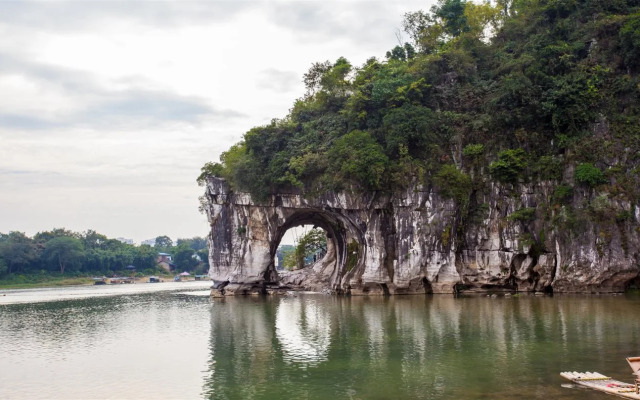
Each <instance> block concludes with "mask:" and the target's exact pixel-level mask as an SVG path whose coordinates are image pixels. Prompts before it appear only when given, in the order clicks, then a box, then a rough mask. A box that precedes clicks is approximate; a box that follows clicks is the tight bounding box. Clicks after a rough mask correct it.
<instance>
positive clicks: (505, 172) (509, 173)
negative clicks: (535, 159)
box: [489, 149, 527, 184]
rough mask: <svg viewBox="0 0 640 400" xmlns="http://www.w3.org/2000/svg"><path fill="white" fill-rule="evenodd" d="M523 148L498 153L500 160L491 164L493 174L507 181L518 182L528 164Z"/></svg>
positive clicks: (490, 168)
mask: <svg viewBox="0 0 640 400" xmlns="http://www.w3.org/2000/svg"><path fill="white" fill-rule="evenodd" d="M525 156H526V153H525V152H524V150H523V149H507V150H502V151H501V152H499V153H498V161H494V162H492V163H491V165H490V166H489V170H490V171H491V174H492V175H493V176H495V177H496V178H497V179H498V180H500V181H502V182H505V183H513V184H516V183H518V178H519V177H520V175H521V174H522V172H523V171H524V169H525V167H526V166H527V162H526V159H525Z"/></svg>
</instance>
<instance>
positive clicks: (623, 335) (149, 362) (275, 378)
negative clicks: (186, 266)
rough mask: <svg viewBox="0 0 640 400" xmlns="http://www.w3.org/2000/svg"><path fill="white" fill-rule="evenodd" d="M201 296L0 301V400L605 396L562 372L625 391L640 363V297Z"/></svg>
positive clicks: (194, 291) (149, 290)
mask: <svg viewBox="0 0 640 400" xmlns="http://www.w3.org/2000/svg"><path fill="white" fill-rule="evenodd" d="M209 285H210V284H209V283H208V282H194V283H187V282H185V283H176V284H174V283H162V284H146V285H145V284H137V285H119V286H116V287H111V286H107V287H84V288H65V289H36V290H20V291H6V290H5V291H0V398H3V399H106V398H109V399H202V398H204V399H294V398H295V399H515V398H522V399H608V398H610V397H606V396H607V395H605V394H600V393H597V392H591V391H588V390H584V389H580V388H576V387H572V386H571V385H566V383H568V381H564V380H563V379H562V378H560V376H559V375H558V374H559V372H561V371H565V370H578V371H586V370H589V371H599V372H602V373H605V374H609V375H611V376H613V377H615V378H618V379H621V380H625V381H630V380H631V375H630V372H631V369H630V368H629V367H628V366H627V364H626V362H625V360H624V358H625V357H627V356H631V355H640V318H639V316H640V314H639V313H638V310H639V309H640V296H635V295H627V296H616V297H595V296H555V297H532V296H520V297H511V298H503V297H500V298H486V297H463V298H453V297H451V296H445V295H440V296H438V295H435V296H428V297H422V296H402V297H400V296H397V297H391V298H356V297H354V298H337V297H330V296H322V295H313V294H305V295H300V296H297V297H269V298H262V297H244V298H227V299H224V300H214V301H212V300H210V299H209V297H208V296H207V294H208V291H206V288H207V287H208V286H209ZM122 286H125V287H122ZM563 385H564V386H563Z"/></svg>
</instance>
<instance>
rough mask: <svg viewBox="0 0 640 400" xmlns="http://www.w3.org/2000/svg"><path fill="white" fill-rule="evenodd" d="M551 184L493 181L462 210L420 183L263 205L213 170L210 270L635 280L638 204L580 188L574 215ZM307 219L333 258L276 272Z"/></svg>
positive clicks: (278, 283)
mask: <svg viewBox="0 0 640 400" xmlns="http://www.w3.org/2000/svg"><path fill="white" fill-rule="evenodd" d="M553 190H554V186H553V185H552V184H551V183H545V182H541V183H538V184H535V185H529V186H527V185H517V186H515V187H514V186H511V185H500V184H497V183H488V184H487V189H486V190H485V191H484V192H478V193H475V194H474V196H475V199H474V204H476V205H478V206H477V207H475V209H474V211H473V212H472V213H467V215H466V216H465V217H464V218H463V217H462V216H461V215H462V213H461V212H460V208H459V207H457V206H456V204H455V203H454V201H453V200H450V199H444V198H442V197H441V196H439V194H438V193H436V192H435V191H434V190H433V189H431V188H427V187H422V186H414V187H410V188H408V189H407V190H405V191H403V192H395V193H379V192H369V193H361V194H350V193H345V192H340V193H326V194H325V195H322V196H317V197H305V196H304V195H303V194H301V193H279V194H277V195H273V196H271V197H270V198H269V199H268V200H267V201H264V202H257V201H254V199H252V197H251V196H250V195H249V194H247V193H240V192H233V191H232V190H231V189H230V188H229V186H228V185H227V183H226V182H225V181H224V180H223V179H219V178H209V179H208V181H207V186H206V193H205V199H206V202H205V203H206V204H205V209H206V212H207V215H208V218H209V223H210V225H211V232H210V234H209V238H208V239H209V247H210V254H209V262H210V271H209V274H210V276H211V277H212V278H213V279H214V282H215V286H216V288H218V289H221V291H223V292H224V293H225V294H226V295H230V294H248V293H254V292H265V291H267V290H268V289H269V288H277V287H290V288H302V289H308V290H317V291H319V290H330V291H331V292H333V293H342V294H351V295H358V294H407V293H453V292H455V291H458V290H471V291H473V290H513V291H536V292H551V291H553V292H617V291H623V290H625V288H626V287H627V286H628V285H629V284H630V283H632V282H637V280H638V276H639V273H640V225H639V223H638V221H640V205H638V204H630V203H629V202H625V201H622V200H615V199H610V198H609V197H607V196H606V195H602V194H598V193H595V192H593V191H592V190H589V189H583V190H576V191H574V193H573V200H571V201H572V203H574V204H575V205H576V206H575V208H580V207H582V208H580V209H582V210H584V212H582V213H581V214H578V215H576V214H575V213H573V214H572V213H571V211H570V210H569V208H568V207H565V206H560V205H551V204H550V202H549V199H550V198H551V197H552V193H553ZM519 210H520V211H521V210H529V213H528V214H527V213H523V212H520V214H518V212H519ZM568 210H569V211H568ZM309 224H311V225H315V226H317V227H320V228H322V229H324V230H325V231H326V232H327V237H328V251H327V255H326V256H325V257H324V258H323V259H322V260H319V261H318V262H317V263H316V264H315V265H313V266H311V267H308V268H305V269H303V270H301V271H297V272H293V273H286V274H280V275H279V274H278V272H277V271H276V269H275V267H274V256H275V253H276V250H277V247H278V245H279V243H280V240H281V239H282V237H283V235H284V233H285V232H286V231H287V229H289V228H291V227H294V226H299V225H309Z"/></svg>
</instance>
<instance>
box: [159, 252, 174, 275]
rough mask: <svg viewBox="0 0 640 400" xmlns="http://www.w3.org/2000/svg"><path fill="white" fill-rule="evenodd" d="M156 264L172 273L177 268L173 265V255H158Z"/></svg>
mask: <svg viewBox="0 0 640 400" xmlns="http://www.w3.org/2000/svg"><path fill="white" fill-rule="evenodd" d="M156 263H157V264H158V265H159V266H160V267H162V268H164V269H165V270H167V271H172V270H174V269H175V268H176V265H175V264H174V263H173V260H172V259H171V254H167V253H158V257H157V258H156Z"/></svg>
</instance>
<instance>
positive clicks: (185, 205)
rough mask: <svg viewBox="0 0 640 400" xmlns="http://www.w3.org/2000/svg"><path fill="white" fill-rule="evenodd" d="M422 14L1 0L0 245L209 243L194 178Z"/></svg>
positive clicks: (396, 7)
mask: <svg viewBox="0 0 640 400" xmlns="http://www.w3.org/2000/svg"><path fill="white" fill-rule="evenodd" d="M431 2H432V1H431ZM431 2H430V1H397V2H396V1H380V2H372V1H326V0H325V1H318V2H316V1H207V2H185V1H163V2H159V1H128V2H117V1H112V0H109V1H74V2H56V1H46V2H44V1H42V2H22V1H12V2H9V1H3V2H0V232H1V233H7V232H9V231H20V232H25V233H26V234H27V235H29V236H32V235H33V234H35V233H37V232H39V231H45V230H50V229H53V228H62V227H64V228H67V229H71V230H73V231H78V232H82V231H85V230H87V229H94V230H96V231H98V232H100V233H103V234H105V235H107V236H109V237H114V238H115V237H120V236H121V237H126V238H131V239H133V240H134V241H135V242H138V243H139V242H140V241H142V240H145V239H149V238H154V237H156V236H159V235H168V236H170V237H171V238H173V239H174V240H175V239H176V238H179V237H193V236H204V235H206V233H207V228H208V224H207V222H206V217H205V216H203V215H201V214H200V213H199V212H198V196H200V195H201V194H202V192H203V190H202V188H200V187H198V186H197V184H196V181H195V180H196V177H197V176H198V175H199V173H200V167H201V166H202V165H203V164H204V163H205V162H207V161H218V158H219V156H220V153H221V152H222V151H224V150H226V149H227V148H228V147H229V146H230V145H232V144H233V143H235V142H237V141H239V140H240V139H241V138H242V135H243V134H244V133H245V132H246V131H247V130H249V129H250V128H251V127H253V126H257V125H263V124H266V123H268V122H269V121H270V120H271V119H273V118H282V117H284V116H286V114H287V112H288V110H289V109H290V108H291V106H292V105H293V102H294V100H295V99H297V98H299V97H301V96H302V95H303V93H304V85H303V84H302V75H303V74H304V73H305V72H306V71H307V70H308V69H309V67H310V66H311V64H312V63H314V62H317V61H325V60H331V61H335V60H336V59H337V58H338V57H340V56H344V57H346V58H347V59H349V60H350V61H351V62H352V63H353V64H354V65H356V66H360V65H362V64H363V63H364V62H365V61H366V59H368V58H369V57H374V56H375V57H377V58H379V59H384V54H385V52H386V51H387V50H389V49H391V48H393V47H394V46H395V45H396V44H398V38H397V32H399V29H400V28H401V24H402V17H403V14H404V13H405V12H407V11H416V10H419V9H424V10H427V9H429V8H430V6H431ZM403 38H404V39H405V40H407V38H406V35H403Z"/></svg>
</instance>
